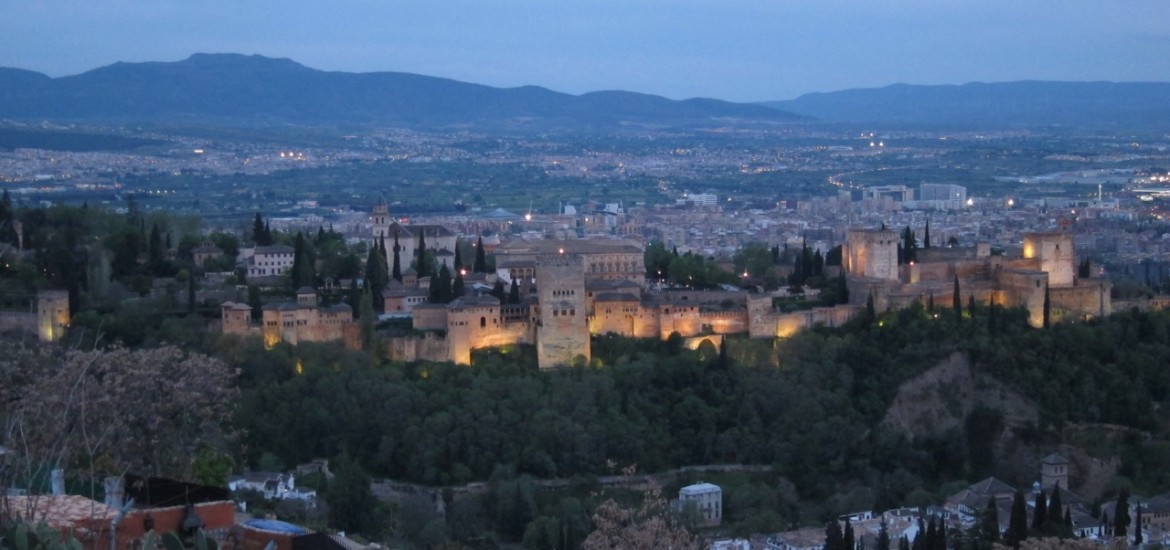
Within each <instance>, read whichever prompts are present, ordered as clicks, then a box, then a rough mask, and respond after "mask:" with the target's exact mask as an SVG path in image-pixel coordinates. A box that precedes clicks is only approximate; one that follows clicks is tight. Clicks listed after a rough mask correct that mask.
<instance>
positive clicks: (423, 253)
mask: <svg viewBox="0 0 1170 550" xmlns="http://www.w3.org/2000/svg"><path fill="white" fill-rule="evenodd" d="M424 233H426V232H425V231H423V230H422V229H421V228H420V229H419V230H418V250H416V251H415V252H414V255H415V257H416V258H417V260H415V262H416V263H417V264H418V276H419V277H420V278H421V277H430V276H431V275H432V274H433V273H432V269H431V268H432V267H434V266H429V265H426V264H427V263H429V262H427V261H426V259H427V238H426V236H424Z"/></svg>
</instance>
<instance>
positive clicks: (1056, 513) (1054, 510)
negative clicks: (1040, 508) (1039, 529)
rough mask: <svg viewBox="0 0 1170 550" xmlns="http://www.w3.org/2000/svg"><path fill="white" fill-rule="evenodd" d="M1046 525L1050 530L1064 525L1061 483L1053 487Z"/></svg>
mask: <svg viewBox="0 0 1170 550" xmlns="http://www.w3.org/2000/svg"><path fill="white" fill-rule="evenodd" d="M1044 521H1045V523H1046V524H1047V525H1048V527H1049V528H1051V527H1053V526H1056V525H1060V524H1061V523H1064V504H1063V503H1062V502H1060V483H1059V482H1057V484H1056V485H1053V486H1052V496H1051V497H1050V498H1049V499H1048V518H1046V519H1045V520H1044Z"/></svg>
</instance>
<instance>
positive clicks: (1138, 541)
mask: <svg viewBox="0 0 1170 550" xmlns="http://www.w3.org/2000/svg"><path fill="white" fill-rule="evenodd" d="M1133 508H1134V511H1133V519H1134V522H1133V544H1134V546H1141V545H1142V507H1141V506H1140V505H1138V506H1134V507H1133Z"/></svg>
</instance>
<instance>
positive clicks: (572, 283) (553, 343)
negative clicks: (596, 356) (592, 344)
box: [535, 253, 590, 369]
mask: <svg viewBox="0 0 1170 550" xmlns="http://www.w3.org/2000/svg"><path fill="white" fill-rule="evenodd" d="M535 271H536V293H537V296H538V298H539V300H540V315H539V317H538V322H539V324H538V326H537V329H536V357H537V362H538V364H539V365H540V368H542V369H548V368H552V367H556V366H561V365H571V364H573V362H574V361H575V360H577V358H578V357H584V358H585V360H586V361H588V360H589V358H590V350H589V324H588V318H587V315H586V310H585V263H584V261H583V260H582V259H581V256H578V255H575V254H563V253H560V254H542V255H539V256H537V258H536V269H535Z"/></svg>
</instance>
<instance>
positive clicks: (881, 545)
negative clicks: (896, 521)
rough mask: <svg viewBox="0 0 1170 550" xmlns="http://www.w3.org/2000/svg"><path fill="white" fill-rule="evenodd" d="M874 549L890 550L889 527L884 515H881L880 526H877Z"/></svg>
mask: <svg viewBox="0 0 1170 550" xmlns="http://www.w3.org/2000/svg"><path fill="white" fill-rule="evenodd" d="M874 550H890V527H889V526H888V525H886V518H885V516H882V522H881V526H880V527H879V528H878V536H877V545H876V546H875V547H874Z"/></svg>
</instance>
